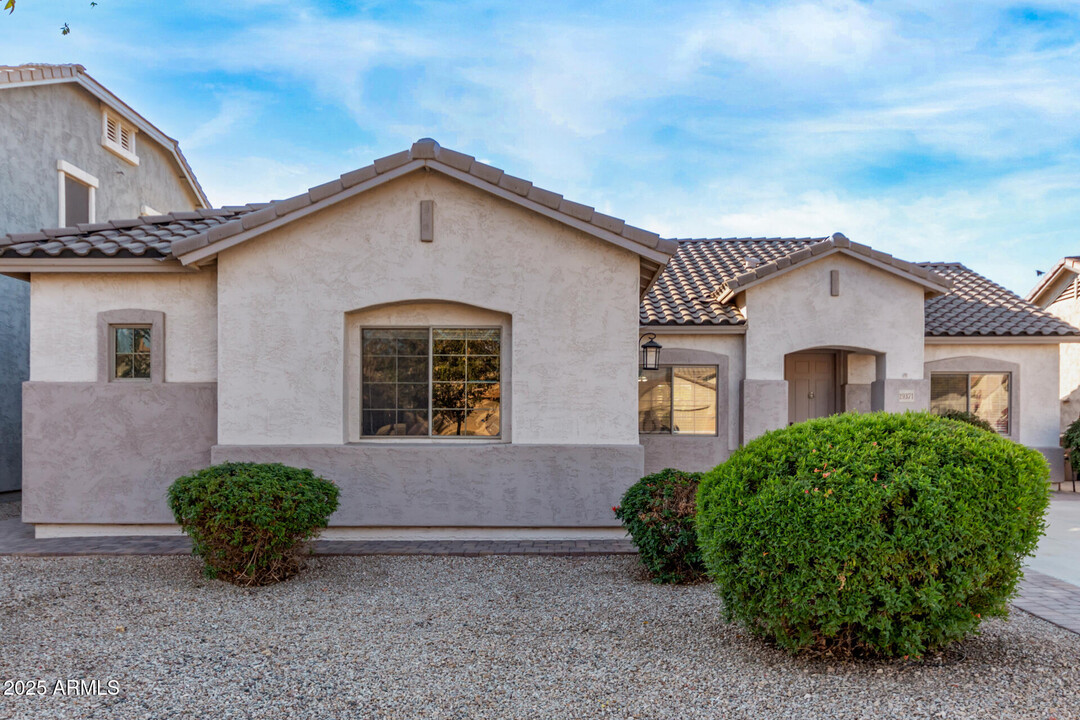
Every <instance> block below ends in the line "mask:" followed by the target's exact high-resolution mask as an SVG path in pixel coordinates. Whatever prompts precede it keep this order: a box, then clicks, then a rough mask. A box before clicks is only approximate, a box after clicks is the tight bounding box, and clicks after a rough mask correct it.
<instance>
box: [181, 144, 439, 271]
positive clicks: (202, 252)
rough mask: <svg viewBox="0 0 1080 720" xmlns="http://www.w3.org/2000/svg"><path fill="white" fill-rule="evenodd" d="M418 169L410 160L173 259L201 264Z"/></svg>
mask: <svg viewBox="0 0 1080 720" xmlns="http://www.w3.org/2000/svg"><path fill="white" fill-rule="evenodd" d="M422 167H424V161H423V160H410V161H409V162H407V163H405V164H404V165H402V166H400V167H396V168H394V169H393V170H388V171H386V172H384V173H380V174H379V175H376V176H375V177H373V178H371V179H370V180H365V181H364V182H362V183H358V184H356V185H353V186H352V187H351V188H347V189H345V190H342V191H341V192H339V193H335V194H333V195H330V196H329V197H325V198H323V199H322V200H319V201H318V202H314V203H311V204H310V205H305V206H304V207H302V208H300V209H298V210H293V211H292V212H290V213H286V214H285V215H280V216H278V217H277V218H275V219H273V220H271V221H270V222H267V223H264V224H262V225H257V226H255V227H253V228H251V229H250V230H244V231H242V232H238V233H237V234H235V235H230V236H229V237H227V238H222V239H221V240H218V241H217V242H215V243H210V244H209V245H203V246H202V247H198V248H195V249H194V250H189V251H188V252H186V253H183V254H182V255H177V256H176V259H177V260H179V261H180V262H181V263H183V264H184V265H191V264H193V263H199V262H201V261H203V260H206V259H209V258H211V257H213V256H214V255H217V254H218V253H219V252H221V251H222V250H228V249H229V248H231V247H235V246H237V245H239V244H241V243H244V242H247V241H248V240H250V239H252V238H254V237H257V236H259V235H262V234H263V233H267V232H270V231H271V230H276V229H278V228H280V227H284V226H285V225H288V224H289V223H292V222H295V221H297V220H300V219H302V218H305V217H307V216H308V215H311V214H313V213H317V212H319V211H320V210H325V209H326V208H328V207H330V206H331V205H335V204H337V203H339V202H341V201H343V200H348V199H349V198H351V197H354V196H356V195H359V194H360V193H362V192H365V191H367V190H371V189H372V188H376V187H378V186H379V185H384V184H386V183H388V182H390V181H391V180H396V179H397V178H399V177H401V176H402V175H407V174H409V173H411V172H413V171H415V170H419V169H420V168H422ZM230 222H243V220H242V218H241V219H236V220H230ZM185 239H187V238H185Z"/></svg>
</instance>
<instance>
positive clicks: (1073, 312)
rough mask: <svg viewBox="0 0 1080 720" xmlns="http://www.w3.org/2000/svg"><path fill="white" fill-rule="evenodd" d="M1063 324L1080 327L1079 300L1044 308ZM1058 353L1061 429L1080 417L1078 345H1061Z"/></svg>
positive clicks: (1061, 301)
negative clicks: (1063, 322)
mask: <svg viewBox="0 0 1080 720" xmlns="http://www.w3.org/2000/svg"><path fill="white" fill-rule="evenodd" d="M1046 309H1047V310H1048V311H1049V312H1052V313H1053V314H1055V315H1057V316H1058V317H1059V318H1061V319H1062V320H1064V321H1065V322H1067V323H1069V324H1071V325H1073V326H1076V327H1080V298H1068V299H1065V300H1058V301H1057V302H1055V303H1053V304H1052V305H1050V306H1049V307H1048V308H1046ZM1060 347H1061V351H1060V360H1059V362H1060V364H1061V382H1060V384H1059V387H1058V394H1059V396H1060V398H1061V429H1062V430H1064V429H1065V428H1067V427H1068V426H1069V424H1070V423H1071V422H1072V421H1073V420H1075V419H1076V418H1077V416H1078V415H1080V343H1062V344H1061V346H1060Z"/></svg>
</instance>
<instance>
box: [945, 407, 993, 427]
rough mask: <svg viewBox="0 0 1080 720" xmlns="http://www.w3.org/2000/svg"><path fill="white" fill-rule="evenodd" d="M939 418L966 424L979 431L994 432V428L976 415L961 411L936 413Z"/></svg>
mask: <svg viewBox="0 0 1080 720" xmlns="http://www.w3.org/2000/svg"><path fill="white" fill-rule="evenodd" d="M938 416H939V417H943V418H945V419H946V420H956V421H957V422H962V423H967V424H968V425H974V426H975V427H977V428H979V429H980V430H986V431H987V432H994V426H993V425H991V424H990V423H988V422H986V421H985V420H983V419H982V418H981V417H979V416H978V415H975V414H973V413H969V412H965V411H963V410H944V411H942V412H940V413H938Z"/></svg>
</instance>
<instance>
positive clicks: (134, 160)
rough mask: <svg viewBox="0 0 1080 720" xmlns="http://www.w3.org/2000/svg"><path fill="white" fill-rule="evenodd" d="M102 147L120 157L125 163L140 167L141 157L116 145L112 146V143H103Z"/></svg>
mask: <svg viewBox="0 0 1080 720" xmlns="http://www.w3.org/2000/svg"><path fill="white" fill-rule="evenodd" d="M101 146H102V147H103V148H105V149H106V150H108V151H109V152H111V153H112V154H113V155H115V156H116V157H118V158H120V159H121V160H123V161H124V162H126V163H128V164H129V165H134V166H136V167H138V165H139V156H138V155H135V154H134V153H129V152H128V151H127V150H125V149H124V148H122V147H120V146H119V145H114V144H112V143H110V142H103V143H101Z"/></svg>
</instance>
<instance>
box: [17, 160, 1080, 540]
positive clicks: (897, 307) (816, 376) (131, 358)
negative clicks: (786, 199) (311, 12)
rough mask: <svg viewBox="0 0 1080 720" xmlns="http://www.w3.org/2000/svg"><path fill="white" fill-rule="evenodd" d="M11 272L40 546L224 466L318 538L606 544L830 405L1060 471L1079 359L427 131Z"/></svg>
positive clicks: (71, 240) (121, 225) (862, 271)
mask: <svg viewBox="0 0 1080 720" xmlns="http://www.w3.org/2000/svg"><path fill="white" fill-rule="evenodd" d="M76 259H78V262H75V260H76ZM0 272H2V273H15V274H19V275H21V276H29V277H30V285H31V304H32V310H33V312H32V330H31V339H32V342H31V369H30V373H31V378H30V381H29V382H28V383H26V385H25V386H24V392H25V399H26V404H25V408H24V433H25V434H24V449H25V454H26V457H25V472H26V477H25V489H24V500H23V519H24V521H26V522H30V523H33V524H35V526H36V532H37V534H38V535H39V536H57V535H86V534H100V533H106V534H117V533H159V532H175V527H174V526H173V525H172V518H171V516H170V514H169V511H168V509H167V507H166V504H165V501H164V493H165V489H166V488H167V486H168V484H169V483H170V482H171V481H172V480H173V479H174V478H176V477H177V476H179V475H181V474H184V473H186V472H188V471H190V470H192V469H195V468H199V467H203V466H206V465H208V464H211V463H218V462H222V461H227V460H252V461H281V462H285V463H289V464H292V465H298V466H302V467H309V468H312V469H313V470H315V471H316V472H318V473H320V474H322V475H324V476H325V477H328V478H330V479H332V480H334V481H335V482H337V483H338V484H339V485H340V486H341V489H342V494H341V508H340V509H339V510H338V512H337V513H335V515H334V516H333V517H332V519H331V527H330V530H329V531H328V533H327V536H328V537H331V538H334V537H338V538H346V537H380V538H389V537H465V536H470V537H472V536H476V537H489V538H492V537H532V538H543V537H562V538H565V537H597V536H607V535H612V536H619V535H621V534H622V532H621V529H619V528H618V526H617V525H618V524H617V521H616V519H615V518H614V516H613V514H612V513H611V506H612V505H614V504H615V503H616V502H617V501H618V498H619V497H620V496H621V494H622V492H623V491H624V490H625V489H626V487H627V486H628V485H629V484H631V483H632V482H633V481H634V480H636V479H637V478H638V477H640V476H641V475H642V474H643V472H644V471H646V470H652V469H656V468H659V467H663V466H669V465H670V466H677V467H683V468H686V469H702V468H707V467H711V466H712V465H715V464H716V463H717V462H720V461H721V460H723V459H724V458H725V457H726V456H727V455H728V453H729V452H730V451H731V450H732V449H733V448H735V447H737V446H738V445H739V444H740V443H741V442H745V441H746V440H748V439H750V438H753V437H755V436H757V435H759V434H760V433H762V432H765V431H767V430H769V429H771V428H777V427H782V426H784V425H786V424H787V423H789V422H794V421H797V420H801V419H804V418H807V417H813V416H816V415H823V414H828V413H831V412H837V411H840V410H871V409H883V410H890V411H900V410H906V409H912V410H918V409H927V408H937V409H944V408H954V407H955V408H959V407H961V406H962V407H963V408H964V409H970V410H971V411H972V412H975V413H977V414H979V415H981V416H983V417H986V418H988V419H989V420H991V421H992V422H993V423H994V424H995V426H996V427H997V428H998V430H999V432H1002V433H1003V434H1006V435H1008V436H1010V437H1013V438H1015V439H1018V440H1020V441H1021V442H1024V443H1026V444H1028V445H1031V446H1033V447H1038V448H1040V449H1041V450H1043V451H1044V452H1046V453H1047V454H1048V457H1050V458H1051V459H1052V460H1053V461H1054V463H1056V466H1057V468H1058V470H1057V471H1058V472H1059V473H1060V466H1061V460H1060V450H1058V451H1057V453H1056V455H1055V451H1054V446H1055V445H1056V443H1057V430H1058V419H1057V410H1056V403H1057V384H1056V377H1057V369H1058V348H1059V346H1060V344H1061V343H1064V342H1074V341H1077V340H1080V330H1077V329H1076V328H1074V327H1073V326H1071V325H1069V324H1068V323H1066V322H1064V321H1062V320H1059V319H1057V318H1055V317H1053V316H1052V315H1050V314H1048V313H1046V312H1044V311H1042V310H1040V309H1038V308H1036V307H1035V306H1033V305H1031V304H1030V303H1028V302H1026V301H1024V300H1023V299H1021V298H1019V297H1017V296H1015V295H1014V294H1012V293H1010V292H1008V291H1006V290H1005V289H1004V288H1001V287H999V286H997V285H994V284H993V283H991V282H990V281H988V280H986V279H985V278H982V277H980V276H978V275H977V274H975V273H973V272H971V271H970V270H968V269H966V268H964V267H962V266H960V265H954V264H931V265H919V264H912V263H907V262H904V261H901V260H898V259H895V258H893V257H891V256H889V255H886V254H884V253H880V252H877V251H874V250H872V249H870V248H869V247H867V246H865V245H860V244H858V243H854V242H851V241H850V240H848V239H847V238H846V237H844V236H843V235H840V234H834V235H832V236H831V237H828V238H808V239H792V240H760V239H759V240H669V239H664V238H660V237H659V236H658V235H657V234H655V233H651V232H647V231H645V230H641V229H639V228H636V227H633V226H631V225H629V224H627V223H625V222H624V221H622V220H619V219H617V218H614V217H611V216H608V215H605V214H602V213H599V212H597V211H595V210H594V209H593V208H591V207H588V206H586V205H582V204H579V203H576V202H572V201H569V200H567V199H565V198H563V197H562V196H561V195H559V194H557V193H554V192H550V191H548V190H544V189H541V188H539V187H535V186H533V185H532V184H531V183H530V182H528V181H526V180H522V179H520V178H517V177H513V176H511V175H509V174H507V173H505V172H503V171H502V170H499V169H497V168H494V167H491V166H489V165H487V164H484V163H481V162H479V161H477V160H475V159H474V158H472V157H471V156H468V155H464V154H462V153H458V152H455V151H452V150H449V149H447V148H442V147H440V146H439V145H438V144H437V143H435V142H434V141H432V140H429V139H424V140H421V141H419V142H417V143H415V144H414V145H413V146H412V147H411V148H410V149H408V150H405V151H403V152H399V153H396V154H394V155H390V156H388V157H384V158H381V159H379V160H376V161H375V162H374V163H373V164H372V165H369V166H367V167H364V168H361V169H359V170H356V171H353V172H350V173H346V174H345V175H342V176H341V177H340V178H337V179H334V180H332V181H330V182H328V183H326V184H324V185H320V186H318V187H314V188H311V189H310V190H309V191H307V192H305V193H302V194H300V195H298V196H296V197H293V198H290V199H287V200H281V201H276V202H272V203H262V204H253V205H247V206H242V207H226V208H221V209H213V210H210V209H202V210H198V211H190V212H175V213H171V214H168V215H160V216H151V217H144V218H135V219H131V220H119V221H111V222H109V223H102V224H99V225H94V226H90V227H86V228H78V229H76V231H70V230H69V231H65V232H61V233H51V234H47V233H37V234H28V235H14V236H9V237H7V238H6V239H5V240H0ZM650 336H654V338H655V340H653V341H650V340H649V338H650ZM649 342H658V343H659V344H661V345H662V346H663V348H662V350H661V353H660V354H661V356H660V364H659V366H658V367H657V368H656V369H644V368H643V367H642V366H641V364H640V363H639V358H640V357H641V352H642V346H643V345H648V343H649ZM1048 378H1054V379H1053V380H1048ZM1054 463H1052V464H1054Z"/></svg>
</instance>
